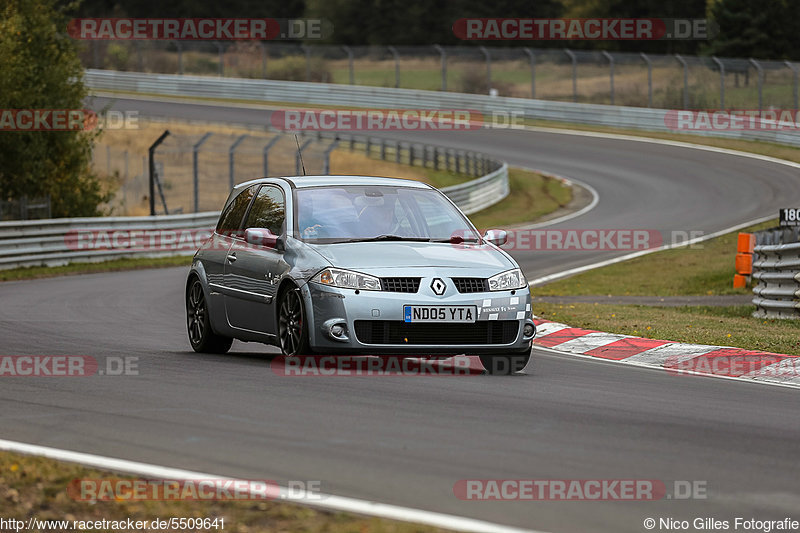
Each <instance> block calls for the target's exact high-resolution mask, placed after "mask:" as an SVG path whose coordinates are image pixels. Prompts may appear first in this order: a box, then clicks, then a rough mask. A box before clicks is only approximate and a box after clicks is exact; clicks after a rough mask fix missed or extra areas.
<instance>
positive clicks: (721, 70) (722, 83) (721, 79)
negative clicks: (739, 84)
mask: <svg viewBox="0 0 800 533" xmlns="http://www.w3.org/2000/svg"><path fill="white" fill-rule="evenodd" d="M711 60H712V61H714V63H716V64H717V67H719V108H720V109H725V65H724V64H723V63H722V61H720V60H719V58H717V56H711Z"/></svg>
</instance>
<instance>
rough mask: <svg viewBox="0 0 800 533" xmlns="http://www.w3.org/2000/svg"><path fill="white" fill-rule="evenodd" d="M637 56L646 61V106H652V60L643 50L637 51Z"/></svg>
mask: <svg viewBox="0 0 800 533" xmlns="http://www.w3.org/2000/svg"><path fill="white" fill-rule="evenodd" d="M639 56H640V57H641V58H642V59H644V61H645V63H647V107H653V62H652V61H650V58H649V57H647V54H645V53H644V52H639Z"/></svg>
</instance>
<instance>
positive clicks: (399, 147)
mask: <svg viewBox="0 0 800 533" xmlns="http://www.w3.org/2000/svg"><path fill="white" fill-rule="evenodd" d="M402 148H403V147H402V145H401V144H400V141H395V143H394V161H395V163H399V162H400V152H401V150H402Z"/></svg>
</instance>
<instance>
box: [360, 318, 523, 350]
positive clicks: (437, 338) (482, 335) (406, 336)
mask: <svg viewBox="0 0 800 533" xmlns="http://www.w3.org/2000/svg"><path fill="white" fill-rule="evenodd" d="M355 330H356V331H355V333H356V338H357V339H358V341H359V342H361V343H363V344H437V345H438V344H445V345H450V346H458V345H464V344H510V343H512V342H514V340H515V339H516V338H517V332H518V331H519V322H518V321H516V320H488V321H487V320H481V321H478V322H474V323H463V324H461V323H456V324H453V323H450V324H448V323H425V322H421V323H416V324H415V323H409V322H403V321H401V320H356V321H355Z"/></svg>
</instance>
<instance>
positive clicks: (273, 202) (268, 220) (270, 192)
mask: <svg viewBox="0 0 800 533" xmlns="http://www.w3.org/2000/svg"><path fill="white" fill-rule="evenodd" d="M285 220H286V202H285V200H284V198H283V192H282V191H281V190H280V189H279V188H278V187H273V186H271V185H264V186H263V187H261V190H260V191H258V196H256V199H255V201H254V202H253V207H251V208H250V212H249V213H248V214H247V220H246V221H245V223H244V229H247V228H266V229H268V230H269V231H270V232H271V233H272V234H273V235H280V234H281V233H283V230H284V222H285Z"/></svg>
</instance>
